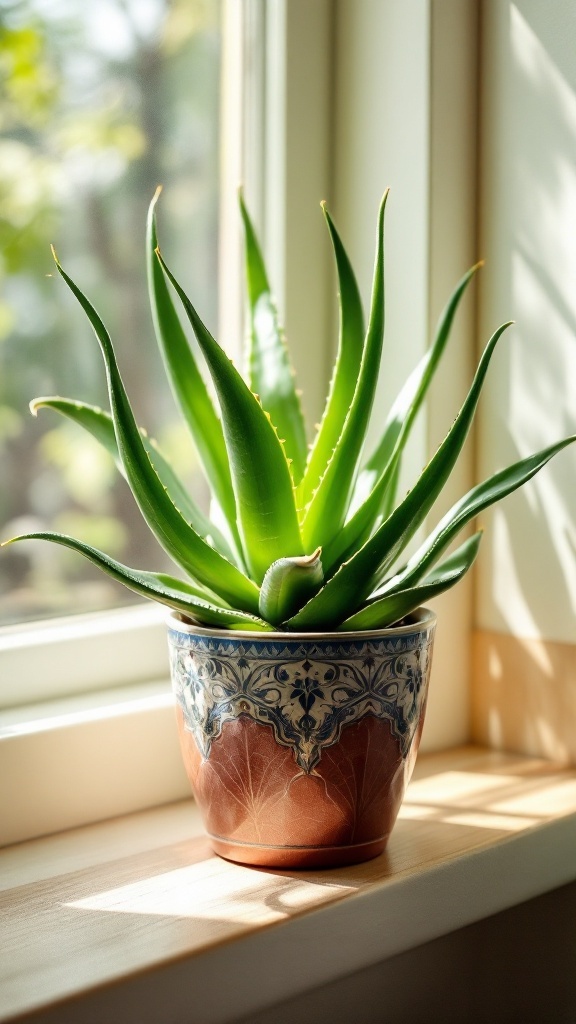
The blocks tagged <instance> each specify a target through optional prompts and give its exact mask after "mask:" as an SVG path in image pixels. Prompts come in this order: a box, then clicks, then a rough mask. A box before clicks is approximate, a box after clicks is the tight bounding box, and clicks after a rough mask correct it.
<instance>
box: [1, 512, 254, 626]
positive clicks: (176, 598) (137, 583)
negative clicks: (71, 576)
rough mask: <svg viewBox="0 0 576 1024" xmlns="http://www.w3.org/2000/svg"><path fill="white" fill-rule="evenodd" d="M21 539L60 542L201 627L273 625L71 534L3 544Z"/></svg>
mask: <svg viewBox="0 0 576 1024" xmlns="http://www.w3.org/2000/svg"><path fill="white" fill-rule="evenodd" d="M22 540H47V541H51V542H52V543H53V544H60V545H61V546H62V547H66V548H69V549H70V550H72V551H77V552H78V553H79V554H81V555H83V556H84V558H87V559H88V560H89V561H90V562H92V563H93V564H94V565H96V566H98V568H99V569H102V571H103V572H105V573H106V574H107V575H108V576H111V577H112V579H114V580H116V581H117V582H118V583H122V584H123V585H124V586H125V587H128V589H129V590H132V591H133V592H134V593H135V594H140V595H141V596H142V597H147V598H150V599H151V600H153V601H156V602H157V603H158V604H163V605H166V606H167V607H168V608H173V609H175V610H176V611H180V612H184V614H185V615H186V616H187V618H189V619H192V620H194V621H195V622H198V623H199V624H200V625H204V626H220V627H224V628H225V629H249V630H260V631H266V632H269V631H271V630H272V626H271V625H270V624H269V623H268V622H264V621H263V620H262V619H259V618H257V617H256V616H254V615H249V614H248V613H246V612H241V611H238V610H237V609H234V608H228V607H225V606H223V605H220V604H218V603H214V601H216V602H217V601H218V599H217V598H216V597H215V596H214V597H212V595H210V599H208V600H207V598H206V595H205V591H204V590H203V588H199V587H194V586H193V585H192V584H190V583H185V582H184V581H183V580H179V579H177V578H176V577H175V576H170V575H168V574H167V573H155V572H145V571H144V570H140V569H131V568H130V567H129V566H127V565H123V564H122V563H121V562H117V561H116V559H114V558H111V557H110V556H109V555H106V554H105V553H104V552H103V551H99V550H98V549H97V548H94V547H92V546H91V545H90V544H84V543H83V542H82V541H79V540H76V539H75V538H74V537H68V536H66V535H65V534H61V533H49V532H38V533H26V534H21V535H20V536H19V537H12V538H11V539H10V540H8V541H5V542H4V544H3V545H2V547H4V546H5V545H7V544H14V543H16V542H17V541H22Z"/></svg>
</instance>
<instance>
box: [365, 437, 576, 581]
mask: <svg viewBox="0 0 576 1024" xmlns="http://www.w3.org/2000/svg"><path fill="white" fill-rule="evenodd" d="M574 441H576V434H574V435H572V436H571V437H567V438H564V439H563V440H562V441H558V442H557V443H556V444H552V445H550V446H549V447H548V448H543V449H542V450H541V451H539V452H536V453H535V454H534V455H529V456H528V457H527V458H525V459H520V461H519V462H515V463H514V464H513V465H511V466H507V467H506V469H502V470H500V471H499V472H498V473H495V474H494V475H493V476H491V477H489V478H488V479H487V480H484V481H483V482H482V483H481V484H478V485H477V486H476V487H473V488H472V490H470V491H468V493H467V494H465V495H464V497H463V498H461V499H460V500H459V501H457V502H456V504H455V505H453V506H452V508H451V509H450V510H449V511H448V512H447V513H446V515H445V516H443V518H442V519H441V520H440V522H439V523H438V526H437V527H436V529H435V530H434V531H433V533H431V534H430V536H429V537H428V538H427V539H426V540H425V541H424V543H423V544H422V545H421V547H420V548H419V549H418V551H416V552H415V554H414V555H413V556H412V557H411V558H410V559H409V561H408V564H407V565H406V567H405V568H404V569H403V570H402V571H401V572H400V573H397V574H396V576H394V577H393V578H392V579H391V580H389V581H388V583H387V584H386V586H385V587H383V588H382V590H381V591H380V593H381V594H386V593H388V591H391V590H395V589H397V588H398V587H401V588H402V589H405V588H406V587H409V586H412V585H414V584H416V583H418V582H419V581H420V580H421V579H422V577H423V576H424V574H425V573H426V572H428V570H429V568H430V566H432V565H433V564H434V562H436V560H437V559H438V558H440V556H441V555H442V553H443V552H444V551H445V550H446V548H447V547H448V545H449V544H451V543H452V541H453V540H454V538H455V537H456V536H457V534H458V533H459V532H460V531H461V530H462V529H463V528H464V527H465V526H466V525H467V524H468V523H469V522H470V521H471V520H472V519H474V517H475V516H477V515H478V514H479V513H480V512H483V511H484V509H487V508H489V507H490V505H494V504H495V503H496V502H497V501H501V500H502V498H505V497H506V496H507V495H508V494H512V492H513V491H515V490H517V488H518V487H521V486H522V485H523V484H525V483H527V481H528V480H531V479H532V477H533V476H535V475H536V473H538V472H539V471H540V470H541V469H542V468H543V466H545V465H546V463H547V462H549V461H550V459H552V458H553V457H554V456H555V455H557V454H558V452H561V451H562V449H563V448H566V447H567V446H568V445H569V444H573V442H574Z"/></svg>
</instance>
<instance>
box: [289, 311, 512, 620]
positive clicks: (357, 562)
mask: <svg viewBox="0 0 576 1024" xmlns="http://www.w3.org/2000/svg"><path fill="white" fill-rule="evenodd" d="M509 326H510V324H504V325H503V326H502V327H500V328H499V329H498V330H497V331H496V332H495V333H494V334H493V335H492V338H491V339H490V341H489V342H488V345H487V346H486V349H485V351H484V353H483V355H482V358H481V360H480V363H479V366H478V369H477V371H476V374H475V377H474V380H473V382H472V386H471V388H470V391H469V392H468V395H467V396H466V399H465V400H464V404H463V405H462V408H461V409H460V412H459V413H458V416H457V417H456V419H455V421H454V423H453V424H452V427H451V429H450V431H449V433H448V435H447V437H446V438H445V439H444V441H443V442H442V444H441V445H440V447H439V448H438V450H437V451H436V453H435V455H434V456H433V457H432V459H431V460H430V462H429V463H428V465H427V466H426V468H425V469H424V470H423V471H422V473H421V475H420V477H419V478H418V480H417V481H416V483H415V485H414V487H413V488H412V490H411V491H409V493H408V494H407V495H406V497H405V498H404V500H403V501H402V502H401V504H400V505H398V506H397V508H396V509H395V510H394V512H393V513H392V515H391V516H389V517H388V519H387V520H386V521H385V522H384V523H382V525H381V526H380V527H379V528H378V530H376V533H374V535H373V536H372V537H371V538H370V539H369V540H368V541H366V543H365V544H364V546H363V547H361V548H360V549H359V551H357V552H356V553H355V554H354V555H353V556H352V557H351V558H350V559H349V561H347V562H344V563H343V564H342V565H341V566H340V568H339V569H338V571H337V572H336V573H335V575H334V576H332V578H331V579H329V580H328V582H327V583H326V584H325V586H324V587H323V588H322V590H321V591H320V592H319V593H318V594H317V595H316V596H315V597H313V598H312V600H311V601H309V602H308V604H307V605H305V606H304V608H302V609H301V611H299V612H298V613H297V615H295V616H294V617H293V618H292V619H290V620H289V623H288V625H289V627H290V628H291V629H300V628H305V629H308V628H314V629H319V628H324V627H335V626H339V625H340V623H341V622H342V621H343V619H344V618H345V617H348V618H349V617H350V611H351V609H353V610H354V611H356V610H358V609H359V608H360V607H361V606H362V605H363V603H364V601H365V600H366V598H367V597H368V596H369V595H370V594H371V593H372V591H373V590H374V589H375V588H376V587H377V586H378V584H379V583H380V581H381V579H382V577H383V576H384V574H385V573H386V572H387V570H388V569H389V568H390V566H391V565H392V564H393V563H394V562H395V561H396V558H397V557H398V555H399V554H400V552H401V551H402V550H403V548H404V547H405V546H406V544H407V543H408V541H409V540H410V538H411V537H412V536H413V535H414V533H415V532H416V530H417V529H418V527H419V526H420V524H421V523H422V522H423V521H424V519H425V517H426V515H427V514H428V512H429V510H430V509H431V508H432V505H433V504H434V502H435V500H436V498H437V497H438V495H439V494H440V492H441V491H442V488H443V487H444V484H445V483H446V481H447V479H448V477H449V476H450V473H451V472H452V469H453V467H454V464H455V463H456V460H457V458H458V455H459V454H460V451H461V449H462V446H463V444H464V441H465V440H466V437H467V435H468V431H469V429H470V426H471V423H472V420H473V417H474V413H475V411H476V406H477V404H478V399H479V397H480V392H481V390H482V385H483V383H484V380H485V377H486V373H487V371H488V366H489V363H490V359H491V357H492V354H493V352H494V349H495V347H496V344H497V342H498V340H499V338H500V337H501V335H502V334H503V332H504V331H505V330H506V328H507V327H509Z"/></svg>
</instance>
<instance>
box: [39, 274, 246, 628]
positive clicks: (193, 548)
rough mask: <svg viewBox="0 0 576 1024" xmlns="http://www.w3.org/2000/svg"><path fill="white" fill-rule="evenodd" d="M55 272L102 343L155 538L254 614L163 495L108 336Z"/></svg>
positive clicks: (230, 570) (235, 575) (240, 582)
mask: <svg viewBox="0 0 576 1024" xmlns="http://www.w3.org/2000/svg"><path fill="white" fill-rule="evenodd" d="M54 259H55V262H56V266H57V268H58V272H59V273H60V275H61V276H62V278H63V279H64V281H65V282H66V284H67V285H68V287H69V288H70V290H71V292H72V294H73V295H74V296H75V297H76V299H77V300H78V302H79V303H80V305H81V306H82V308H83V309H84V312H85V313H86V315H87V317H88V319H89V321H90V323H91V324H92V327H93V328H94V333H95V334H96V337H97V339H98V342H99V344H100V348H101V351H102V356H103V359H104V364H105V366H106V377H107V382H108V394H109V398H110V408H111V412H112V420H113V422H114V431H115V433H116V442H117V445H118V453H119V455H120V459H121V461H122V465H123V466H124V471H125V473H126V479H127V481H128V483H129V484H130V487H131V489H132V493H133V495H134V497H135V499H136V502H137V503H138V507H139V508H140V511H141V512H142V515H143V517H144V519H145V520H146V522H147V523H148V526H149V527H150V529H151V530H152V532H153V533H154V535H155V537H156V539H157V540H158V541H159V543H160V544H161V545H162V547H163V548H164V550H165V551H167V552H168V554H169V555H170V557H171V558H173V559H174V561H175V562H176V564H177V565H179V566H181V568H182V569H184V570H185V572H187V573H189V575H190V576H192V578H193V579H195V580H198V581H199V582H200V583H202V584H204V585H205V586H207V587H209V588H210V589H211V590H214V591H215V592H216V593H218V594H220V595H221V596H222V597H224V598H225V600H227V601H229V602H230V604H232V605H234V607H238V606H239V607H241V608H243V609H245V610H247V611H249V612H255V613H256V612H257V611H258V596H259V592H258V587H257V586H256V585H255V584H254V583H253V582H252V580H249V579H248V578H247V577H246V576H244V574H243V573H241V572H240V570H239V569H237V568H236V566H234V565H232V564H231V563H230V562H228V561H227V559H225V558H224V557H223V556H222V555H220V554H219V553H218V552H217V551H215V549H214V548H212V547H210V545H209V544H207V543H206V541H205V540H203V539H202V538H201V537H200V536H199V535H198V534H197V533H196V531H195V530H194V529H192V527H191V526H190V525H189V523H187V522H186V520H185V519H184V518H183V516H182V515H181V513H180V512H179V511H178V509H177V508H176V506H175V505H174V504H173V502H172V501H171V499H170V497H169V496H168V494H167V493H166V490H165V488H164V485H163V484H162V481H161V480H160V478H159V476H158V474H157V472H156V470H155V469H154V466H153V465H152V463H151V461H150V458H149V456H148V453H147V451H146V448H145V447H144V444H143V441H142V437H141V435H140V431H139V429H138V426H137V424H136V421H135V419H134V414H133V412H132V408H131V406H130V402H129V400H128V396H127V394H126V390H125V388H124V384H123V382H122V378H121V376H120V371H119V369H118V364H117V362H116V356H115V354H114V349H113V346H112V342H111V340H110V336H109V334H108V332H107V330H106V328H105V326H104V324H103V323H102V321H101V319H100V317H99V316H98V314H97V312H96V310H95V309H94V307H93V306H92V305H91V303H90V302H89V301H88V299H87V298H86V297H85V296H84V295H83V293H82V292H81V291H80V289H79V288H78V287H77V285H76V284H75V283H74V281H73V280H72V279H71V278H70V277H69V276H68V274H67V273H66V272H65V271H64V269H63V268H62V267H61V265H60V263H59V261H58V259H57V257H56V254H54Z"/></svg>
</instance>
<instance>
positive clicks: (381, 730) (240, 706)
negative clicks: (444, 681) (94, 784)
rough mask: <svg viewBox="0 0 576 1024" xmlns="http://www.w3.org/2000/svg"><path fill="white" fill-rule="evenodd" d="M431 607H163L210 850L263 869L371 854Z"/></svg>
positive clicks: (184, 737)
mask: <svg viewBox="0 0 576 1024" xmlns="http://www.w3.org/2000/svg"><path fill="white" fill-rule="evenodd" d="M435 623H436V618H435V616H434V614H433V613H432V612H430V611H427V610H426V609H420V610H419V611H418V612H416V613H415V614H414V615H413V616H412V622H411V624H410V625H403V626H398V627H392V628H389V629H381V630H374V631H373V632H366V633H364V632H363V633H331V634H310V633H308V634H297V633H250V632H246V633H241V632H236V631H234V632H225V631H218V630H214V629H207V628H203V627H200V626H192V625H190V624H188V623H186V622H184V621H183V620H181V619H180V618H179V617H178V615H176V614H174V615H171V616H170V620H169V644H170V659H171V669H172V681H173V686H174V690H175V694H176V701H177V714H178V724H179V731H180V742H181V747H182V753H183V757H184V763H185V765H186V770H187V772H188V776H189V779H190V782H191V784H192V788H193V791H194V794H195V796H196V800H197V802H198V804H199V806H200V809H201V811H202V814H203V816H204V821H205V824H206V828H207V831H208V835H209V837H210V840H211V843H212V847H213V849H214V851H215V852H216V853H218V854H220V855H221V856H222V857H226V858H228V859H229V860H234V861H239V862H241V863H243V864H256V865H261V866H267V867H285V868H302V867H321V866H322V867H327V866H331V865H338V864H349V863H355V862H358V861H362V860H368V859H369V858H371V857H376V856H377V855H378V854H379V853H381V852H382V850H383V849H384V847H385V845H386V842H387V840H388V836H389V835H390V832H391V830H392V827H393V825H394V822H395V820H396V816H397V814H398V810H399V808H400V804H401V802H402V798H403V795H404V790H405V788H406V785H407V783H408V780H409V778H410V775H411V773H412V768H413V766H414V761H415V758H416V752H417V748H418V744H419V741H420V734H421V731H422V726H423V722H424V710H425V706H426V693H427V687H428V678H429V674H430V662H431V655H432V642H433V637H434V627H435Z"/></svg>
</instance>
